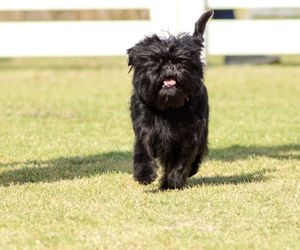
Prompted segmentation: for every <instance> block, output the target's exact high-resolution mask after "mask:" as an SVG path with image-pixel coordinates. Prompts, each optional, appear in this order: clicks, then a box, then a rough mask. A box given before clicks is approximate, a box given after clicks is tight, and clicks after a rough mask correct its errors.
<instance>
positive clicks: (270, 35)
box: [207, 0, 300, 55]
mask: <svg viewBox="0 0 300 250" xmlns="http://www.w3.org/2000/svg"><path fill="white" fill-rule="evenodd" d="M207 8H211V9H238V8H240V9H263V8H272V9H274V8H300V1H299V0H223V1H221V0H208V1H207ZM207 53H208V54H212V55H225V54H226V55H253V54H255V55H268V54H269V55H272V54H300V19H286V20H284V19H273V20H211V21H210V22H209V26H208V29H207Z"/></svg>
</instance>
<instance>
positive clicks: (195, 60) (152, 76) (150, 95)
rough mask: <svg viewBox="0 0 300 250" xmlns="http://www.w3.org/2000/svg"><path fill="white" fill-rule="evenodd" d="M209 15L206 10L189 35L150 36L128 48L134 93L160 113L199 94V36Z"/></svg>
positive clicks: (200, 77)
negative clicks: (132, 71) (192, 32)
mask: <svg viewBox="0 0 300 250" xmlns="http://www.w3.org/2000/svg"><path fill="white" fill-rule="evenodd" d="M212 14H213V11H208V12H205V13H204V14H203V15H202V16H201V17H200V18H199V20H198V21H197V22H196V24H195V31H194V34H193V35H189V34H187V33H182V34H180V35H178V36H172V35H169V36H168V37H159V36H157V35H152V36H149V37H146V38H145V39H143V40H142V41H140V42H139V43H137V44H136V45H135V46H134V47H132V48H130V49H128V51H127V53H128V65H129V66H130V70H131V69H133V70H134V75H133V87H134V91H135V93H136V94H137V95H138V96H139V97H140V98H141V99H142V100H143V101H144V102H145V103H146V105H149V106H152V107H155V108H157V109H160V110H165V109H169V108H179V107H181V106H183V105H184V104H185V102H186V100H187V99H188V98H189V97H191V96H193V95H197V94H199V89H200V87H201V84H202V79H203V63H202V62H201V60H200V54H201V50H202V48H203V41H204V39H203V33H204V30H205V26H206V23H207V21H208V19H209V18H210V17H211V16H212Z"/></svg>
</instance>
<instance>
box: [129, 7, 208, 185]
mask: <svg viewBox="0 0 300 250" xmlns="http://www.w3.org/2000/svg"><path fill="white" fill-rule="evenodd" d="M212 14H213V12H212V11H208V12H206V13H204V14H203V15H202V16H201V17H200V19H199V20H198V21H197V22H196V24H195V32H194V34H193V35H189V34H186V33H183V34H180V35H178V36H176V37H175V36H172V35H170V36H168V37H166V38H163V37H159V36H157V35H152V36H150V37H146V38H145V39H144V40H142V41H140V42H139V43H137V44H136V45H135V46H134V47H132V48H130V49H128V65H129V66H130V67H131V69H133V70H134V74H133V93H132V97H131V105H130V110H131V119H132V123H133V130H134V133H135V145H134V178H135V180H137V181H138V182H139V183H141V184H145V185H147V184H149V183H151V182H153V181H154V180H155V179H156V178H157V169H158V167H157V163H156V159H158V160H159V161H160V163H161V165H162V166H163V169H164V174H163V177H162V179H161V188H162V189H168V188H182V187H184V185H185V184H186V179H187V177H190V176H192V175H194V174H196V173H197V171H198V168H199V164H200V163H201V161H202V159H203V156H204V155H205V153H206V152H207V136H208V97H207V91H206V87H205V86H204V84H203V70H204V65H203V63H202V62H201V60H200V54H201V51H202V48H203V33H204V29H205V25H206V23H207V21H208V19H209V18H210V17H211V16H212Z"/></svg>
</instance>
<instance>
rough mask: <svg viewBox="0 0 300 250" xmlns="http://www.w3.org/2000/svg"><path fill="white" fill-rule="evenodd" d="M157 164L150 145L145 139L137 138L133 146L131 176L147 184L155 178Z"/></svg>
mask: <svg viewBox="0 0 300 250" xmlns="http://www.w3.org/2000/svg"><path fill="white" fill-rule="evenodd" d="M157 168H158V167H157V164H156V161H155V159H154V156H153V152H152V150H151V147H150V146H149V145H148V144H147V143H145V141H142V140H137V141H136V142H135V146H134V156H133V171H134V173H133V178H134V179H135V180H136V181H138V182H139V183H140V184H144V185H148V184H150V183H151V182H153V181H154V180H155V179H156V178H157V173H156V172H157Z"/></svg>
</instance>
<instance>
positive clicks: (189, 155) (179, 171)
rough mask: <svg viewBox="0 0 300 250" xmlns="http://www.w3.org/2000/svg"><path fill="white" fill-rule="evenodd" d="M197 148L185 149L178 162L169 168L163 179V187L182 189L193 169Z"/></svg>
mask: <svg viewBox="0 0 300 250" xmlns="http://www.w3.org/2000/svg"><path fill="white" fill-rule="evenodd" d="M195 152H196V150H195V149H187V150H184V151H183V152H182V153H181V155H180V156H179V158H178V160H177V162H176V164H175V165H174V166H173V167H171V168H167V169H166V171H165V173H164V176H163V178H162V180H161V189H181V188H183V187H184V186H185V184H186V180H187V178H188V176H189V173H190V171H191V164H192V162H193V160H194V158H195Z"/></svg>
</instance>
